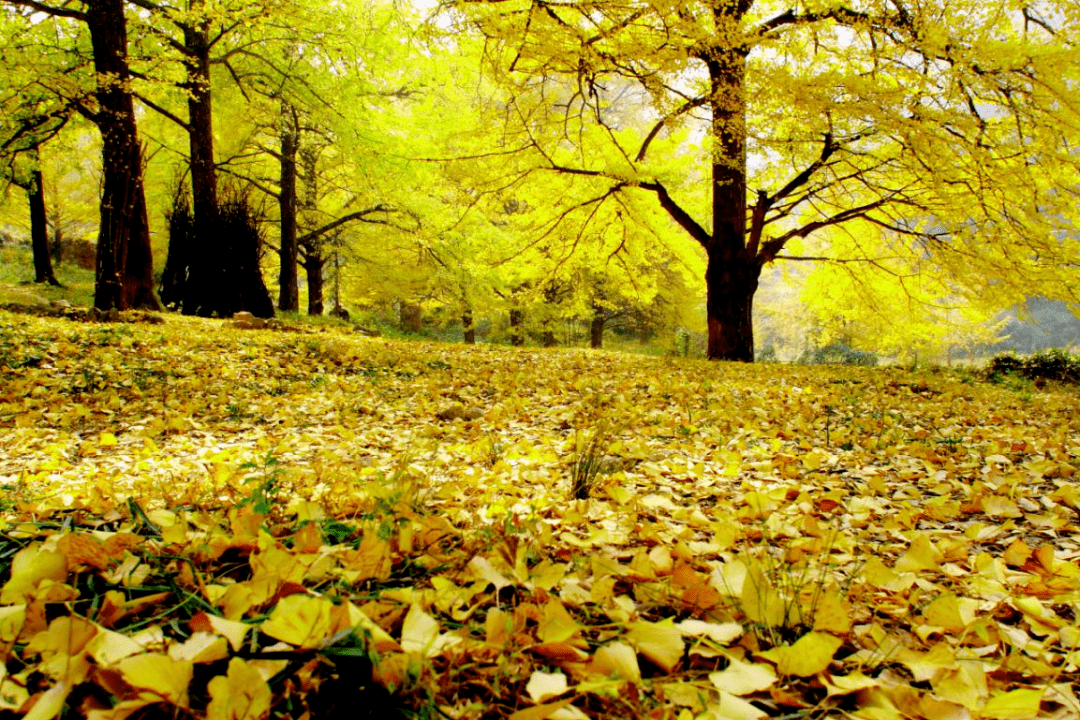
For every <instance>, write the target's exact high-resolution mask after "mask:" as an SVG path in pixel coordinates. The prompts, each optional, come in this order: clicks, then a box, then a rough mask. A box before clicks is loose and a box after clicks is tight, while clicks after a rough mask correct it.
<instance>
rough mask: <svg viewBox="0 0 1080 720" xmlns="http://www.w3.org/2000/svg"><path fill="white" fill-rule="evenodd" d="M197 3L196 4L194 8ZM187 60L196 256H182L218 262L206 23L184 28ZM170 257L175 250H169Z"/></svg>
mask: <svg viewBox="0 0 1080 720" xmlns="http://www.w3.org/2000/svg"><path fill="white" fill-rule="evenodd" d="M194 4H195V3H193V5H194ZM182 28H183V31H184V49H185V52H186V57H185V59H184V61H185V64H186V66H187V79H186V81H185V82H184V85H183V88H184V90H186V91H187V98H188V127H187V130H188V152H189V156H190V168H191V208H192V211H193V213H194V218H195V227H194V234H193V236H192V237H191V238H190V240H191V242H193V244H194V247H192V248H191V250H192V251H193V252H185V253H183V254H185V255H187V256H188V257H189V258H190V261H191V262H193V263H198V264H201V263H214V262H216V261H217V257H216V253H215V252H214V245H215V244H216V243H215V242H214V241H215V235H216V232H215V231H216V229H217V228H216V226H217V223H218V219H217V209H218V198H217V171H216V169H215V167H214V121H213V118H214V114H213V103H212V99H213V98H212V91H211V86H210V42H209V39H208V37H207V29H206V26H205V23H200V24H197V25H183V26H182ZM169 250H170V253H171V252H172V248H171V247H170V248H169Z"/></svg>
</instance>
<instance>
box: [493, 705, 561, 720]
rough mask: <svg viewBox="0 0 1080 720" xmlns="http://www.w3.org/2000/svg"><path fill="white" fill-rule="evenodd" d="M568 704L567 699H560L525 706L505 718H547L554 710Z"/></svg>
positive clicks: (524, 719) (517, 719) (533, 719)
mask: <svg viewBox="0 0 1080 720" xmlns="http://www.w3.org/2000/svg"><path fill="white" fill-rule="evenodd" d="M568 705H570V701H569V700H560V701H559V702H555V703H550V704H548V705H537V706H535V707H531V708H525V709H524V710H518V711H517V712H516V713H513V714H512V715H511V716H510V717H509V718H507V720H547V718H550V717H552V716H553V715H554V714H555V713H556V712H558V711H559V710H561V709H562V708H565V707H567V706H568Z"/></svg>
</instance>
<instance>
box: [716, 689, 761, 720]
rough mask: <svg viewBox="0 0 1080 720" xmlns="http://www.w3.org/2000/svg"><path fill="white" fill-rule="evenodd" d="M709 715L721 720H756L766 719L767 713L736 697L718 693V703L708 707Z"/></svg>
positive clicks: (721, 692)
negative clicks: (721, 719)
mask: <svg viewBox="0 0 1080 720" xmlns="http://www.w3.org/2000/svg"><path fill="white" fill-rule="evenodd" d="M709 711H710V714H711V715H712V716H713V717H714V718H723V720H756V719H757V718H763V717H768V715H769V714H768V713H767V712H765V711H764V710H762V709H761V708H759V707H757V706H756V705H751V704H750V703H748V702H746V701H745V700H743V699H742V698H741V697H738V696H737V695H732V694H731V693H727V692H724V691H723V690H721V691H720V702H718V703H712V704H710V705H709Z"/></svg>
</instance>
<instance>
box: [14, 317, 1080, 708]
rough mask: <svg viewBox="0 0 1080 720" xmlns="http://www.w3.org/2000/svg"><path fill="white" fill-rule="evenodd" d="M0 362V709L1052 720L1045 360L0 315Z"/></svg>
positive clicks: (1067, 398)
mask: <svg viewBox="0 0 1080 720" xmlns="http://www.w3.org/2000/svg"><path fill="white" fill-rule="evenodd" d="M0 373H2V376H0V377H2V380H0V518H2V523H3V535H2V538H0V560H2V563H3V565H2V574H0V582H2V588H0V660H2V665H0V713H3V714H4V715H5V716H11V717H16V716H25V717H26V718H29V720H45V719H47V718H51V717H55V716H57V715H58V714H59V713H61V712H64V713H66V716H68V717H82V716H86V717H91V718H95V720H112V719H116V720H120V719H122V718H143V717H158V716H164V715H168V716H170V717H179V718H183V717H193V718H203V717H205V718H210V719H212V720H260V719H262V718H269V717H274V718H325V717H333V716H334V715H335V713H348V714H349V716H350V717H356V716H361V717H362V716H365V713H366V714H368V715H370V716H376V717H392V716H395V715H400V716H403V717H446V718H501V717H508V716H509V717H512V718H514V719H515V720H543V719H544V718H586V717H587V718H638V717H640V718H657V719H660V718H678V720H690V719H692V718H733V719H744V718H745V719H750V718H759V717H788V718H802V717H807V718H812V717H824V716H837V717H839V716H850V717H857V718H866V719H867V720H892V719H893V718H928V719H932V720H944V719H946V718H947V719H949V720H954V719H955V720H965V719H967V718H995V719H1000V720H1011V719H1017V720H1022V719H1024V718H1036V717H1051V718H1076V717H1078V716H1080V700H1078V698H1077V691H1076V687H1077V683H1078V682H1080V675H1078V671H1077V666H1078V665H1080V629H1078V616H1080V565H1078V557H1080V545H1078V542H1077V539H1078V512H1080V488H1078V486H1077V474H1076V468H1077V466H1078V464H1080V459H1078V457H1077V456H1078V454H1080V413H1078V412H1077V410H1078V402H1077V395H1076V392H1075V390H1071V389H1068V388H1061V387H1054V386H1049V387H1046V388H1041V389H1036V388H1034V387H1032V386H1024V385H1021V384H1013V385H1005V386H996V385H989V384H986V383H983V382H980V381H978V380H973V379H971V378H965V377H963V376H961V375H960V374H956V373H950V372H941V373H923V374H913V373H907V372H904V371H900V370H893V369H869V370H868V369H860V370H858V371H851V370H840V369H820V368H804V367H791V366H778V365H757V366H735V365H727V364H707V363H704V362H695V361H685V360H674V359H664V358H648V357H642V356H631V355H619V354H614V353H605V352H593V351H584V350H555V351H528V350H518V349H509V348H504V347H485V346H479V347H464V346H454V345H444V344H440V345H435V344H422V343H401V342H391V341H386V340H381V339H371V338H365V337H361V336H359V335H355V334H351V333H349V332H348V331H347V330H341V329H328V328H304V329H300V330H293V331H282V330H273V331H272V330H240V329H236V328H232V327H229V326H228V325H227V324H222V323H219V322H214V321H204V320H195V319H185V318H178V317H171V316H170V317H168V318H167V322H166V323H165V324H164V325H145V324H89V323H76V322H69V321H65V320H54V319H45V318H31V317H27V316H22V315H14V314H8V313H3V314H0ZM575 482H576V483H577V485H578V487H577V489H578V490H579V492H578V493H577V494H579V495H582V496H585V497H586V499H575V498H574V497H573V494H572V492H571V489H572V485H574V484H575Z"/></svg>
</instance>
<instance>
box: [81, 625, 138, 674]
mask: <svg viewBox="0 0 1080 720" xmlns="http://www.w3.org/2000/svg"><path fill="white" fill-rule="evenodd" d="M86 651H87V652H88V653H89V654H90V657H92V658H94V660H95V661H96V662H97V663H98V664H100V665H102V666H104V667H109V666H111V665H113V664H115V663H117V662H119V661H121V660H123V659H124V658H126V657H130V656H132V655H137V654H138V653H143V652H146V648H145V647H143V646H142V645H140V644H139V643H137V642H135V641H134V640H132V639H131V638H129V637H128V636H127V635H123V634H121V633H118V632H113V631H112V630H100V631H99V632H98V634H97V635H95V636H94V639H93V640H91V641H90V642H89V643H87V645H86Z"/></svg>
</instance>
